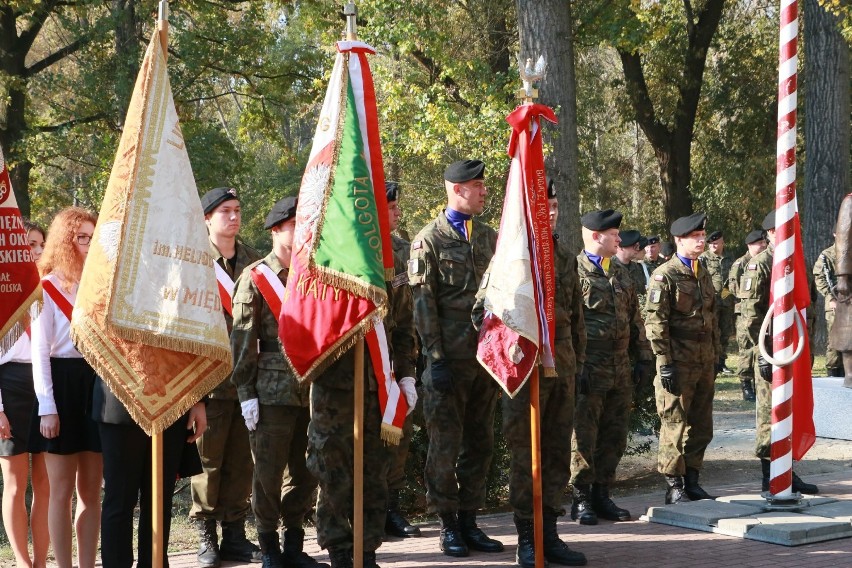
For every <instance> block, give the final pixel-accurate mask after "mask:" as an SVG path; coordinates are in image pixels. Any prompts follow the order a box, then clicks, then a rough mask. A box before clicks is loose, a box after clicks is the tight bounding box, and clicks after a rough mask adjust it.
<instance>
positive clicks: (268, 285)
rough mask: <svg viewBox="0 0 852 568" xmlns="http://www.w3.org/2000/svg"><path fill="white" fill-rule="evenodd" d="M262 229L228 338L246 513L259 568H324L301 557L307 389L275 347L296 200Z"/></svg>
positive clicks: (310, 489)
mask: <svg viewBox="0 0 852 568" xmlns="http://www.w3.org/2000/svg"><path fill="white" fill-rule="evenodd" d="M264 228H265V229H267V230H271V232H272V251H271V252H270V253H269V254H268V255H266V257H264V259H263V260H259V261H257V262H254V263H252V264H250V265H249V266H247V267H246V269H245V270H243V272H242V274H241V275H240V277H239V278H238V279H237V283H236V289H235V291H234V302H233V306H234V328H233V330H232V331H231V350H232V351H233V354H234V372H233V374H232V375H231V382H232V383H233V384H234V386H236V388H237V395H238V396H239V399H240V406H241V408H242V415H243V419H244V420H245V424H246V428H247V429H248V431H249V443H250V446H251V453H252V456H253V457H254V476H253V477H252V501H251V504H252V510H253V512H254V517H255V520H256V522H257V536H258V540H259V541H260V550H261V553H262V554H263V566H264V568H279V567H283V566H288V567H291V566H292V567H305V568H307V567H319V566H325V567H326V568H328V565H327V564H319V563H317V562H316V561H315V560H314V559H313V558H311V557H310V556H308V555H307V554H305V553H304V552H303V551H302V545H303V543H304V539H305V531H304V530H303V529H302V524H303V523H304V521H305V518H306V517H307V516H308V514H309V513H310V511H311V507H312V506H313V496H314V490H315V489H316V488H317V480H316V479H315V478H314V476H313V475H311V472H309V471H308V468H307V466H306V465H305V451H306V449H307V447H308V422H309V421H310V411H309V409H308V405H309V404H310V386H309V385H306V384H304V385H303V384H299V383H298V381H297V380H296V377H294V376H293V373H292V371H291V370H290V367H289V365H287V362H286V361H285V360H284V355H283V354H282V352H281V346H280V345H279V343H278V315H279V312H280V306H281V301H282V297H281V296H280V295H279V291H278V290H279V289H280V293H283V290H284V286H285V284H286V282H287V273H288V270H289V267H290V256H291V253H292V247H293V234H294V231H295V229H296V198H295V197H285V198H284V199H281V200H279V201H278V202H276V203H275V204H274V205H273V206H272V209H271V211H270V212H269V214H268V215H267V216H266V222H265V223H264ZM273 306H274V307H273ZM258 347H259V349H260V352H259V353H258ZM285 469H286V472H287V476H286V478H285V476H284V472H285ZM281 520H283V521H284V528H285V531H284V551H283V552H284V553H283V556H282V551H281V548H280V542H279V538H278V523H279V521H281Z"/></svg>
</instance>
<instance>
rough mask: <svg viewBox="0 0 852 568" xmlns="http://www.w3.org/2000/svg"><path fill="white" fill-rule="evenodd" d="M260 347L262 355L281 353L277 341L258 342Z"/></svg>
mask: <svg viewBox="0 0 852 568" xmlns="http://www.w3.org/2000/svg"><path fill="white" fill-rule="evenodd" d="M257 343H258V346H259V347H260V352H261V353H280V352H281V348H280V347H279V346H278V342H277V341H263V340H260V341H258V342H257Z"/></svg>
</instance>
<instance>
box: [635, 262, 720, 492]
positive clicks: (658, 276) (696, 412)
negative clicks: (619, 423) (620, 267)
mask: <svg viewBox="0 0 852 568" xmlns="http://www.w3.org/2000/svg"><path fill="white" fill-rule="evenodd" d="M715 303H716V294H715V290H714V288H713V281H712V280H711V278H710V274H709V273H708V272H707V271H706V270H704V269H703V267H702V268H699V270H698V276H697V277H696V276H695V275H694V274H693V272H692V270H690V269H689V268H687V266H686V265H684V264H683V262H681V260H680V258H679V257H678V256H677V255H675V256H673V257H672V258H671V259H670V260H669V261H668V262H666V263H665V264H663V265H662V266H661V267H660V268H658V269H657V270H655V271H654V274H653V275H652V277H651V284H650V286H649V287H648V299H647V304H646V320H645V321H646V323H645V329H646V332H647V334H648V340H649V341H650V342H651V348H652V349H653V350H654V354H655V355H656V356H657V376H656V378H655V379H654V387H655V390H656V393H657V412H658V413H659V414H660V419H661V421H662V425H661V427H660V445H659V452H658V457H657V468H658V470H659V471H660V473H663V474H665V475H668V476H682V475H684V474H685V473H686V468H692V469H695V470H700V469H701V465H702V464H703V462H704V451H705V450H706V449H707V445H708V444H709V443H710V441H711V440H712V439H713V393H714V389H715V376H714V366H715V364H716V362H717V361H718V360H719V355H720V354H721V345H720V343H719V328H718V326H717V325H716V312H715V310H716V307H715ZM663 365H673V366H674V369H675V373H676V376H677V381H678V385H679V386H680V390H681V394H680V396H674V395H673V394H671V393H669V392H668V391H666V390H665V389H664V388H663V385H662V382H661V381H660V374H659V369H660V367H661V366H663Z"/></svg>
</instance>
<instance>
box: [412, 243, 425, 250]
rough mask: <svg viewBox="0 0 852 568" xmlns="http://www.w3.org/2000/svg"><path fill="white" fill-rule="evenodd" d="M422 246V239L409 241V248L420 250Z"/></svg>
mask: <svg viewBox="0 0 852 568" xmlns="http://www.w3.org/2000/svg"><path fill="white" fill-rule="evenodd" d="M422 248H423V241H414V242H413V243H411V250H420V249H422Z"/></svg>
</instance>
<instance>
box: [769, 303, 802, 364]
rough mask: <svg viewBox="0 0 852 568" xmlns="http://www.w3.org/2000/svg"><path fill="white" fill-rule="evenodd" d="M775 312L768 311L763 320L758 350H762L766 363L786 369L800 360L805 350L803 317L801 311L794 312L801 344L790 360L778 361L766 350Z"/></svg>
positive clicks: (799, 343) (797, 346)
mask: <svg viewBox="0 0 852 568" xmlns="http://www.w3.org/2000/svg"><path fill="white" fill-rule="evenodd" d="M773 312H774V310H766V316H765V317H764V318H763V324H762V325H761V326H760V334H759V336H758V343H757V346H758V349H760V355H761V356H762V357H763V358H764V359H766V361H767V362H768V363H770V364H772V365H775V366H776V367H786V366H787V365H791V364H792V363H793V361H795V360H796V359H798V358H799V356H800V355H801V354H802V352H803V351H804V350H805V329H804V326H803V325H802V315H801V314H800V313H799V310H797V309H794V310H793V319H794V320H795V322H796V331H797V332H798V333H799V342H798V345H796V350H795V351H794V352H793V354H792V355H791V356H790V358H789V359H776V358H775V357H773V356H771V355H770V354H769V352H768V351H767V350H766V344H765V342H764V339H765V338H766V336H767V334H768V333H769V322H770V321H772V315H773Z"/></svg>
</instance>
